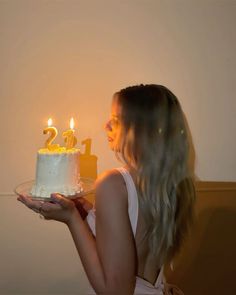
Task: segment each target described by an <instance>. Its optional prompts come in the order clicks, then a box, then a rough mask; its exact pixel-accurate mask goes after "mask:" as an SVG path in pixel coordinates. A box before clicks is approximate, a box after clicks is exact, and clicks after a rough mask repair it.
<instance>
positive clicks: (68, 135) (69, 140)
mask: <svg viewBox="0 0 236 295" xmlns="http://www.w3.org/2000/svg"><path fill="white" fill-rule="evenodd" d="M74 125H75V123H74V119H73V118H71V119H70V129H68V130H66V131H65V132H63V134H62V136H63V137H65V143H66V149H67V150H69V149H72V148H73V147H74V146H75V145H76V143H77V139H76V137H75V135H74V133H75V130H74Z"/></svg>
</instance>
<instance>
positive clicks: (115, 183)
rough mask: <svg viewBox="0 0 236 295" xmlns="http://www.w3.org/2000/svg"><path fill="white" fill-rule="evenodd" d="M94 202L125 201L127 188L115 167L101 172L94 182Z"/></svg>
mask: <svg viewBox="0 0 236 295" xmlns="http://www.w3.org/2000/svg"><path fill="white" fill-rule="evenodd" d="M95 190H96V202H97V201H98V200H100V201H102V202H103V201H104V202H106V201H113V202H127V189H126V185H125V182H124V179H123V176H122V175H121V174H120V172H119V171H118V170H117V169H112V170H108V171H105V172H104V173H102V174H101V175H100V176H99V177H98V179H97V180H96V183H95Z"/></svg>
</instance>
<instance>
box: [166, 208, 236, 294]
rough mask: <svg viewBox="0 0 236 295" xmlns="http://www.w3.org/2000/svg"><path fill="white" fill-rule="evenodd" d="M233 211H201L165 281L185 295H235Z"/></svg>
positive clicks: (235, 216) (235, 210)
mask: <svg viewBox="0 0 236 295" xmlns="http://www.w3.org/2000/svg"><path fill="white" fill-rule="evenodd" d="M235 228H236V208H232V210H231V209H224V208H220V209H219V208H217V209H207V210H204V211H202V212H201V213H200V214H199V216H198V219H197V221H196V224H195V226H194V228H193V230H192V234H191V236H190V237H189V239H188V241H186V244H185V247H184V248H183V250H182V252H181V253H180V255H179V256H178V257H177V258H176V261H175V269H174V271H173V272H172V271H171V270H170V269H167V270H166V276H167V281H169V282H173V283H175V284H176V285H178V286H179V287H180V288H182V290H183V291H184V293H185V294H187V295H211V294H214V295H217V294H227V295H231V294H232V295H233V294H236V285H235V282H234V281H235V273H236V252H235V249H236V237H235Z"/></svg>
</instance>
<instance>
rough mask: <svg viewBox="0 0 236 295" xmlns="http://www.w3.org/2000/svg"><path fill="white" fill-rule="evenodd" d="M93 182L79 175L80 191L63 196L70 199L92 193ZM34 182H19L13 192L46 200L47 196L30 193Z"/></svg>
mask: <svg viewBox="0 0 236 295" xmlns="http://www.w3.org/2000/svg"><path fill="white" fill-rule="evenodd" d="M94 182H95V181H94V180H93V179H92V178H86V177H80V185H81V187H82V191H80V192H78V193H76V194H75V195H69V196H65V197H67V198H70V199H76V198H79V197H83V196H86V195H89V194H91V193H93V192H94ZM34 183H35V181H34V180H31V181H27V182H24V183H21V184H19V185H18V186H17V187H16V188H15V189H14V192H15V193H16V194H17V195H27V196H29V197H32V198H33V199H34V200H45V201H48V200H49V198H42V197H36V196H33V195H32V194H31V190H32V187H33V185H34Z"/></svg>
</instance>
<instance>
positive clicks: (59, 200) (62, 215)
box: [17, 194, 79, 225]
mask: <svg viewBox="0 0 236 295" xmlns="http://www.w3.org/2000/svg"><path fill="white" fill-rule="evenodd" d="M17 200H18V201H20V202H22V203H23V204H24V205H25V206H27V207H28V208H30V209H32V210H33V211H35V212H37V213H39V214H40V215H42V216H43V217H44V218H45V219H47V220H50V219H53V220H57V221H60V222H63V223H65V224H67V225H68V224H70V222H71V221H72V219H73V217H74V216H75V215H79V214H78V211H77V208H76V205H75V203H74V202H73V201H72V200H69V199H68V198H65V197H63V196H62V195H60V194H52V195H51V198H50V199H49V201H45V202H43V201H37V200H33V199H32V198H30V197H29V196H25V195H20V196H19V197H18V198H17Z"/></svg>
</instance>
